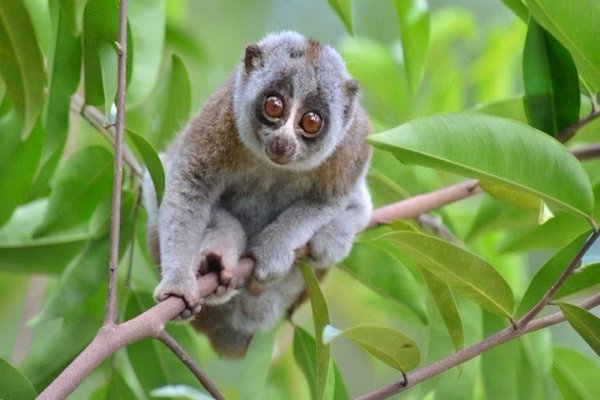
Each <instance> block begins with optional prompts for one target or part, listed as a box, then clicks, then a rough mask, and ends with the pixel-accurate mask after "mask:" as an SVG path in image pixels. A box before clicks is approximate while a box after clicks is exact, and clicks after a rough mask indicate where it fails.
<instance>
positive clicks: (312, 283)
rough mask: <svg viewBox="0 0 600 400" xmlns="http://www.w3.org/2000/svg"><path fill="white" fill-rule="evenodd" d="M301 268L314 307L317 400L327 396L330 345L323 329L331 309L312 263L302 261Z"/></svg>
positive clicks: (327, 322) (311, 305) (327, 321)
mask: <svg viewBox="0 0 600 400" xmlns="http://www.w3.org/2000/svg"><path fill="white" fill-rule="evenodd" d="M299 266H300V270H301V271H302V277H303V278H304V284H305V286H306V291H307V292H308V296H309V298H310V307H311V309H312V315H313V321H314V327H315V343H316V345H315V347H316V357H317V363H316V396H315V398H316V399H317V400H321V399H323V398H324V396H325V389H326V387H327V381H328V370H329V360H330V358H331V355H330V353H329V345H328V344H325V343H323V329H324V328H325V326H327V325H329V311H328V310H327V303H326V302H325V297H324V296H323V293H322V292H321V288H320V287H319V282H318V281H317V278H316V277H315V274H314V272H313V270H312V268H311V266H310V265H308V264H307V263H300V264H299Z"/></svg>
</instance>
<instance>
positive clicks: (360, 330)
mask: <svg viewBox="0 0 600 400" xmlns="http://www.w3.org/2000/svg"><path fill="white" fill-rule="evenodd" d="M342 335H343V336H344V337H347V338H348V339H352V340H353V341H355V342H356V343H358V344H359V345H360V346H361V347H363V348H364V349H365V350H367V351H368V352H369V353H371V354H372V355H373V356H375V357H377V358H378V359H379V360H381V361H383V362H384V363H386V364H387V365H389V366H390V367H392V368H396V369H398V370H401V371H408V370H410V369H412V368H414V367H415V366H416V365H417V364H418V363H419V359H420V355H419V349H418V348H417V344H416V343H415V342H414V341H413V340H412V339H411V338H409V337H408V336H406V335H405V334H403V333H402V332H399V331H396V330H394V329H391V328H386V327H380V326H357V327H355V328H350V329H346V330H344V331H343V332H342Z"/></svg>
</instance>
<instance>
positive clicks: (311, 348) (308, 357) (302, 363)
mask: <svg viewBox="0 0 600 400" xmlns="http://www.w3.org/2000/svg"><path fill="white" fill-rule="evenodd" d="M293 352H294V359H295V360H296V363H297V364H298V366H299V367H300V369H301V370H302V373H303V374H304V377H305V378H306V380H307V381H308V385H309V387H310V392H311V393H312V395H313V398H314V396H315V393H317V381H316V377H317V357H316V347H315V339H314V338H313V337H312V336H311V335H310V334H309V333H308V332H306V331H305V330H304V329H302V328H301V327H298V326H297V327H296V328H295V329H294V340H293ZM333 369H334V375H335V390H334V395H333V398H334V399H336V400H346V399H348V398H349V396H348V392H347V390H346V386H345V384H344V379H343V378H342V375H341V374H340V371H339V369H338V367H337V366H336V365H335V363H333Z"/></svg>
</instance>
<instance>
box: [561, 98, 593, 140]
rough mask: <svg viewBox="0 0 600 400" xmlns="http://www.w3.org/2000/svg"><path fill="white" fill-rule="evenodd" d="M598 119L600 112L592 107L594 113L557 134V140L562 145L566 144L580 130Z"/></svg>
mask: <svg viewBox="0 0 600 400" xmlns="http://www.w3.org/2000/svg"><path fill="white" fill-rule="evenodd" d="M598 117H600V110H597V109H595V107H592V111H591V112H590V113H589V114H588V115H586V116H585V117H583V118H581V119H579V120H578V121H576V122H575V123H573V124H572V125H570V126H568V127H567V128H565V129H563V130H562V131H560V132H558V133H557V134H556V140H558V141H559V142H561V143H564V142H566V141H567V140H569V139H571V138H572V137H573V136H575V134H576V133H577V131H578V130H579V129H580V128H582V127H584V126H585V125H587V124H589V123H590V122H592V121H593V120H595V119H596V118H598Z"/></svg>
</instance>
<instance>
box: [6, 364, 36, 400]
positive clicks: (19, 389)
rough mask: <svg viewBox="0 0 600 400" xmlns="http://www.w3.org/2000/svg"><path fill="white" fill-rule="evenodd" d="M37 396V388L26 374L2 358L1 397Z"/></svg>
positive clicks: (16, 399)
mask: <svg viewBox="0 0 600 400" xmlns="http://www.w3.org/2000/svg"><path fill="white" fill-rule="evenodd" d="M36 396H37V393H36V391H35V389H34V388H33V386H32V385H31V382H29V380H28V379H27V378H26V377H25V375H23V374H22V373H21V371H19V370H18V369H16V368H15V367H13V366H12V365H10V364H9V363H8V362H7V361H6V360H4V359H3V358H0V399H2V400H28V399H31V400H33V399H35V398H36Z"/></svg>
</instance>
